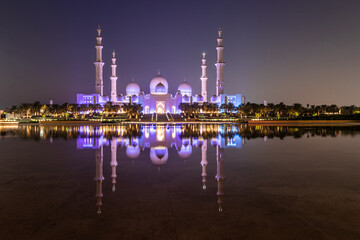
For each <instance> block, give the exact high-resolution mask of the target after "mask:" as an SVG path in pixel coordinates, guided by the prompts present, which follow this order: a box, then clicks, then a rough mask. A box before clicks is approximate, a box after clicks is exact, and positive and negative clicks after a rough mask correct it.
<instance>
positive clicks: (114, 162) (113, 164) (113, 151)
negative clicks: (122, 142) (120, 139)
mask: <svg viewBox="0 0 360 240" xmlns="http://www.w3.org/2000/svg"><path fill="white" fill-rule="evenodd" d="M116 151H117V141H116V138H113V139H111V162H110V166H111V182H112V191H113V192H115V184H116V177H117V176H116V166H117V165H118V163H117V160H116Z"/></svg>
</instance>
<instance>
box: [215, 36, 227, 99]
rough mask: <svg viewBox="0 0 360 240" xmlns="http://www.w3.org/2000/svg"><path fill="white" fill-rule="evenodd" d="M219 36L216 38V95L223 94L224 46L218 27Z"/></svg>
mask: <svg viewBox="0 0 360 240" xmlns="http://www.w3.org/2000/svg"><path fill="white" fill-rule="evenodd" d="M218 33H219V37H218V39H217V42H218V45H217V47H216V50H217V62H216V63H215V66H216V96H219V95H220V94H224V66H225V62H223V51H224V46H223V45H222V42H223V38H222V36H221V33H222V31H221V29H219V32H218Z"/></svg>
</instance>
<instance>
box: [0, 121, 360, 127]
mask: <svg viewBox="0 0 360 240" xmlns="http://www.w3.org/2000/svg"><path fill="white" fill-rule="evenodd" d="M126 124H144V125H153V124H155V125H168V124H170V125H173V124H248V125H250V126H255V125H260V126H332V125H334V126H338V125H360V120H273V121H268V120H264V121H256V120H255V121H254V120H250V121H248V122H244V121H166V122H154V121H123V122H108V123H107V122H100V121H39V122H33V123H32V122H19V121H12V122H10V121H9V122H8V121H0V126H1V127H6V126H9V127H10V126H11V127H15V126H21V125H39V126H68V125H72V126H77V125H99V126H100V125H126Z"/></svg>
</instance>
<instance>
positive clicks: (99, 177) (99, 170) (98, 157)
mask: <svg viewBox="0 0 360 240" xmlns="http://www.w3.org/2000/svg"><path fill="white" fill-rule="evenodd" d="M103 153H104V152H103V146H100V148H99V149H96V152H95V164H96V174H95V179H94V180H95V181H96V195H95V197H96V206H97V213H98V214H100V213H101V206H102V197H103V193H102V181H104V175H103V160H104V155H103Z"/></svg>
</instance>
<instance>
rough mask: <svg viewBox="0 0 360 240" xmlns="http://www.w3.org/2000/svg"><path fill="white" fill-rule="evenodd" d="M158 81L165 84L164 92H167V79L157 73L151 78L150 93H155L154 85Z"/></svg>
mask: <svg viewBox="0 0 360 240" xmlns="http://www.w3.org/2000/svg"><path fill="white" fill-rule="evenodd" d="M159 83H162V84H163V85H164V86H165V89H166V92H168V89H169V84H168V82H167V80H166V79H165V78H164V77H163V76H161V75H160V74H158V75H156V76H155V77H153V79H151V81H150V93H155V87H156V85H158V84H159Z"/></svg>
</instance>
